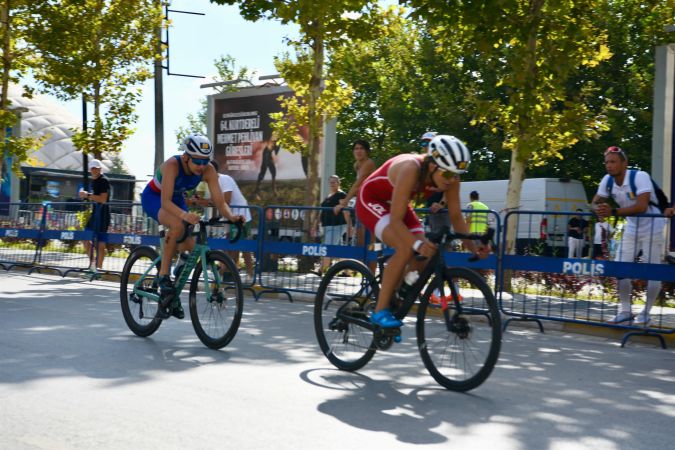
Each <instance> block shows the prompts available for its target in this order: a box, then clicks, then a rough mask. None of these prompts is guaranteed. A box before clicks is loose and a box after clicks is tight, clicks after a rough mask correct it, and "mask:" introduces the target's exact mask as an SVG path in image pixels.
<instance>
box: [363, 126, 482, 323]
mask: <svg viewBox="0 0 675 450" xmlns="http://www.w3.org/2000/svg"><path fill="white" fill-rule="evenodd" d="M470 163H471V153H470V152H469V149H467V148H466V146H465V145H464V143H462V142H461V141H460V140H459V139H457V138H455V137H454V136H447V135H438V136H435V137H434V138H433V139H432V140H431V142H430V143H429V145H428V148H427V154H426V155H419V154H403V155H398V156H395V157H393V158H391V159H389V160H388V161H387V162H385V163H384V164H383V165H382V166H381V167H380V168H378V169H377V170H376V171H375V172H373V173H372V174H371V175H370V176H369V177H368V178H367V179H366V180H365V181H364V182H363V184H362V186H361V188H360V190H359V195H358V199H357V201H356V215H357V217H358V218H359V220H360V221H361V223H363V225H364V226H365V227H366V228H367V229H368V230H369V231H370V232H371V233H374V234H375V236H376V237H377V238H378V239H380V240H381V241H383V242H384V243H385V244H387V245H388V246H389V247H392V248H394V250H395V253H394V254H393V255H392V257H391V258H390V259H389V261H388V264H387V265H386V267H385V269H384V273H383V274H382V286H381V287H380V293H379V295H378V298H377V305H376V306H375V312H374V313H373V315H372V316H371V318H370V320H371V322H372V323H374V324H377V325H379V326H381V327H383V328H394V327H400V326H401V325H402V323H401V321H400V320H398V319H396V318H395V317H394V316H393V314H392V313H391V311H390V310H389V303H390V301H391V298H392V296H393V295H394V290H395V289H396V288H397V287H398V285H399V284H400V282H401V279H402V278H403V275H404V272H405V271H406V267H407V270H408V271H410V270H421V269H422V268H423V266H424V265H425V264H426V261H416V260H415V258H413V256H414V255H415V253H419V254H421V255H422V256H425V257H427V259H428V258H430V257H431V256H433V255H434V253H435V252H436V251H437V246H436V245H435V244H433V243H432V242H430V241H429V240H428V239H426V238H425V237H424V228H423V226H422V224H421V222H420V220H419V219H418V218H417V215H416V214H415V212H414V211H413V209H412V207H411V205H410V200H412V199H413V197H415V196H416V195H420V196H422V197H424V196H425V195H426V196H428V195H429V194H431V193H432V192H436V191H442V192H444V197H445V202H446V204H447V207H448V214H449V215H450V223H451V224H452V227H453V229H454V231H455V232H457V233H469V227H468V226H467V224H466V222H464V217H463V216H462V212H461V207H460V202H459V186H460V179H459V176H460V175H461V174H463V173H464V172H466V170H467V169H468V167H469V164H470ZM464 244H465V245H466V248H467V249H468V250H469V251H471V252H473V253H475V254H476V255H478V256H479V257H481V258H485V257H486V256H487V255H488V254H489V252H490V249H489V247H488V246H484V245H482V244H479V245H477V244H476V243H474V242H473V241H469V240H466V241H464Z"/></svg>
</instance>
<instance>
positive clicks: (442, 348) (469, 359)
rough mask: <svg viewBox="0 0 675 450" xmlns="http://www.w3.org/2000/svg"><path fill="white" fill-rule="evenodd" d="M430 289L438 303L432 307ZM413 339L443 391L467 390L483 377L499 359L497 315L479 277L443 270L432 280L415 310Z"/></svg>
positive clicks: (498, 317) (491, 294) (486, 286)
mask: <svg viewBox="0 0 675 450" xmlns="http://www.w3.org/2000/svg"><path fill="white" fill-rule="evenodd" d="M436 289H439V290H441V292H440V293H441V294H442V295H441V301H440V304H438V305H432V304H430V303H429V297H430V296H431V295H432V294H433V293H434V291H435V290H436ZM437 296H438V295H437ZM417 343H418V346H419V349H420V355H421V356H422V361H423V362H424V366H425V367H426V368H427V370H428V371H429V373H430V374H431V376H432V377H433V378H434V379H435V380H436V381H437V382H438V383H439V384H440V385H442V386H444V387H445V388H446V389H450V390H453V391H468V390H471V389H474V388H476V387H478V386H480V384H481V383H483V382H484V381H485V380H486V379H487V377H488V376H489V375H490V373H491V372H492V369H493V368H494V366H495V364H496V363H497V359H498V358H499V350H500V348H501V318H500V314H499V307H498V305H497V301H496V300H495V297H494V294H493V293H492V289H490V287H489V286H488V284H487V283H486V282H485V280H484V279H483V277H482V276H481V275H479V274H477V273H476V272H474V271H472V270H469V269H464V268H449V269H446V270H445V271H444V273H443V277H442V278H441V277H436V278H435V279H434V280H432V282H431V283H430V284H429V286H428V287H427V290H426V291H425V293H424V296H423V297H422V300H421V302H420V305H419V310H418V312H417Z"/></svg>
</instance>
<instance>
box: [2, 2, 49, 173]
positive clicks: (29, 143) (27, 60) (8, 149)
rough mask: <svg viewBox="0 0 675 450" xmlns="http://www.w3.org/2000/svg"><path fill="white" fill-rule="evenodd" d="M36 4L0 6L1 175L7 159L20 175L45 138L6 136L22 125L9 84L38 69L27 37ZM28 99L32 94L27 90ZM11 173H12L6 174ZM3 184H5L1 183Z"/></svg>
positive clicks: (12, 3)
mask: <svg viewBox="0 0 675 450" xmlns="http://www.w3.org/2000/svg"><path fill="white" fill-rule="evenodd" d="M34 3H35V2H33V1H19V0H2V2H1V3H0V42H2V44H1V47H0V49H1V50H0V51H2V54H1V56H0V70H2V75H1V76H2V87H1V89H2V92H0V174H2V173H5V168H4V164H5V155H8V156H10V157H11V158H12V166H13V167H12V169H13V170H14V172H15V173H16V174H17V175H19V176H20V175H21V171H20V167H21V163H22V162H25V161H28V160H29V158H30V154H31V153H32V151H33V150H35V149H37V148H39V146H40V145H41V144H42V142H43V140H44V137H41V138H40V137H35V136H18V135H15V134H14V133H12V134H9V135H8V133H7V130H8V129H10V128H11V129H13V128H15V127H16V126H17V125H18V124H19V123H18V120H19V116H18V115H17V112H16V111H13V110H12V104H11V101H10V100H9V84H10V83H19V81H20V79H21V78H22V77H23V76H24V75H25V73H26V72H27V71H28V70H29V69H30V68H32V67H35V66H36V65H37V59H36V58H35V55H34V53H33V52H32V51H31V50H30V48H28V47H27V46H26V39H25V37H26V33H27V32H28V30H30V29H31V28H32V27H33V26H36V25H37V24H36V23H35V21H34V15H33V13H34V6H35V5H34ZM24 92H25V93H26V94H25V95H28V96H30V95H31V90H30V89H28V88H26V89H25V90H24ZM6 172H7V173H9V170H7V171H6ZM0 182H2V180H0Z"/></svg>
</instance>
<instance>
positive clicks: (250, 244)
mask: <svg viewBox="0 0 675 450" xmlns="http://www.w3.org/2000/svg"><path fill="white" fill-rule="evenodd" d="M208 244H209V247H211V248H212V249H214V250H225V251H237V252H257V251H258V246H259V245H260V244H259V243H258V241H257V240H252V239H240V240H238V241H237V242H235V243H234V244H231V243H230V241H228V240H227V239H218V238H209V240H208Z"/></svg>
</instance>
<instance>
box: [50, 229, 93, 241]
mask: <svg viewBox="0 0 675 450" xmlns="http://www.w3.org/2000/svg"><path fill="white" fill-rule="evenodd" d="M42 238H43V239H58V240H60V241H90V240H92V239H93V238H94V232H93V231H75V230H47V231H44V232H43V233H42Z"/></svg>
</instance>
